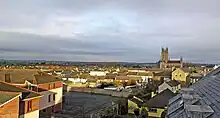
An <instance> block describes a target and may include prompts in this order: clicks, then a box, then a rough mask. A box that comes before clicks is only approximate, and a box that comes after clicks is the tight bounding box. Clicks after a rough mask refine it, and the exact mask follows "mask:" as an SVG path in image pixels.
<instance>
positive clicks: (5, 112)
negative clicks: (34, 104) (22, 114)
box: [0, 97, 19, 118]
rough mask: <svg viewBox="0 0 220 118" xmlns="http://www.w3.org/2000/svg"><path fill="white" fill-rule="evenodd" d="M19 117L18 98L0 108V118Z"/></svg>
mask: <svg viewBox="0 0 220 118" xmlns="http://www.w3.org/2000/svg"><path fill="white" fill-rule="evenodd" d="M18 117H19V97H17V98H16V99H14V100H13V101H11V102H9V103H7V104H6V105H4V106H2V107H0V118H18Z"/></svg>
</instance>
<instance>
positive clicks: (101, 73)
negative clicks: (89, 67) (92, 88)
mask: <svg viewBox="0 0 220 118" xmlns="http://www.w3.org/2000/svg"><path fill="white" fill-rule="evenodd" d="M89 74H90V76H106V72H103V71H91V72H90V73H89Z"/></svg>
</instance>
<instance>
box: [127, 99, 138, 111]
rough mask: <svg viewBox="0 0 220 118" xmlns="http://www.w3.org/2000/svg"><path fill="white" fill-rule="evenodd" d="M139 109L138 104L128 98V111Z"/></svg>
mask: <svg viewBox="0 0 220 118" xmlns="http://www.w3.org/2000/svg"><path fill="white" fill-rule="evenodd" d="M137 108H138V109H139V107H138V105H137V104H136V103H134V102H132V101H130V100H128V113H132V114H133V113H134V110H135V109H137Z"/></svg>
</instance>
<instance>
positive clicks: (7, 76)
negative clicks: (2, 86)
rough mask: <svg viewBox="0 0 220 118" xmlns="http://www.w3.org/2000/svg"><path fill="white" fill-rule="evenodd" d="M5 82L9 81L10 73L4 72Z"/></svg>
mask: <svg viewBox="0 0 220 118" xmlns="http://www.w3.org/2000/svg"><path fill="white" fill-rule="evenodd" d="M5 82H8V83H11V75H10V74H5Z"/></svg>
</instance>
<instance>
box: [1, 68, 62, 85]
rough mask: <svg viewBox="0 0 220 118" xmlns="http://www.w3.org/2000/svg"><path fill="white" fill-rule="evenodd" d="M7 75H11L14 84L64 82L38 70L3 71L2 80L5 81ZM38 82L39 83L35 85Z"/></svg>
mask: <svg viewBox="0 0 220 118" xmlns="http://www.w3.org/2000/svg"><path fill="white" fill-rule="evenodd" d="M5 74H9V76H10V81H11V83H13V84H24V83H25V81H28V82H30V83H32V84H43V83H50V82H56V81H62V80H61V79H60V78H57V77H55V76H52V75H49V74H47V73H44V72H40V71H38V70H22V69H21V70H13V69H12V70H1V71H0V80H1V81H5ZM35 82H37V83H35Z"/></svg>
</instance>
